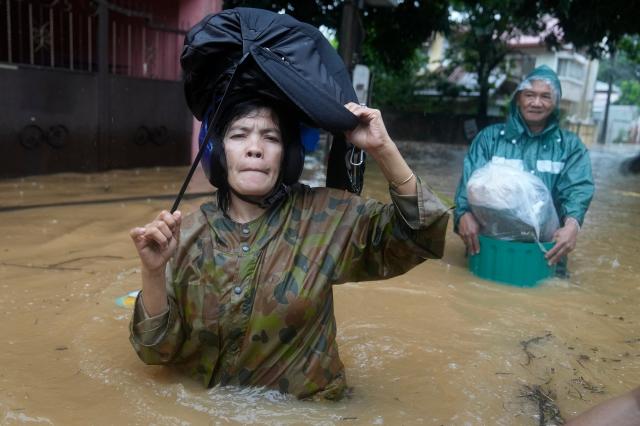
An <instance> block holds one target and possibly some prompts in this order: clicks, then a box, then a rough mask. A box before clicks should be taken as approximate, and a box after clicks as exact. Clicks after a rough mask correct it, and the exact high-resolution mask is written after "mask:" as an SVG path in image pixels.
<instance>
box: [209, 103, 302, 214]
mask: <svg viewBox="0 0 640 426" xmlns="http://www.w3.org/2000/svg"><path fill="white" fill-rule="evenodd" d="M262 108H268V109H269V110H270V111H271V113H272V119H273V121H274V123H275V124H276V125H277V126H278V128H279V129H280V135H281V137H282V144H283V154H284V155H283V156H282V163H281V164H280V174H279V176H278V181H277V183H276V186H275V188H274V190H277V189H278V187H279V186H280V185H281V184H285V185H292V184H294V183H296V182H297V181H298V179H299V178H300V174H301V173H302V168H303V166H304V148H303V147H302V142H301V140H300V122H299V120H298V119H297V114H296V111H295V110H293V109H292V108H290V107H287V106H286V105H283V104H282V103H281V102H278V101H275V100H272V99H267V98H252V99H246V100H242V101H238V102H234V103H233V104H232V105H229V106H228V107H227V108H225V109H224V110H223V111H221V113H220V116H219V118H218V119H217V120H216V123H214V124H213V138H212V139H213V149H212V153H211V165H210V170H211V172H210V176H209V181H210V182H211V183H212V184H213V185H214V186H215V187H216V188H218V206H219V207H220V208H221V209H222V211H224V212H226V211H227V210H228V208H229V192H230V188H229V181H228V180H227V159H226V156H225V153H224V136H225V134H226V133H227V130H229V127H230V126H231V124H232V123H233V122H234V121H236V120H237V119H239V118H242V117H246V116H249V115H251V114H252V113H254V112H256V111H258V110H259V109H262Z"/></svg>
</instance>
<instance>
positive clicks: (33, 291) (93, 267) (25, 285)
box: [0, 142, 640, 425]
mask: <svg viewBox="0 0 640 426" xmlns="http://www.w3.org/2000/svg"><path fill="white" fill-rule="evenodd" d="M399 145H400V147H401V150H402V151H403V153H404V154H405V156H406V158H407V160H408V162H409V164H410V165H411V166H412V168H413V169H414V170H415V171H416V174H418V175H420V176H422V177H423V178H424V180H426V181H427V182H428V183H429V184H431V186H432V187H433V188H434V189H436V190H437V191H438V192H440V193H441V194H443V195H445V196H446V197H449V198H453V193H454V191H455V186H456V184H457V181H458V178H459V173H460V169H461V166H462V158H463V156H464V153H465V149H464V148H462V147H456V146H447V145H436V144H417V143H408V142H405V143H401V144H399ZM638 150H639V148H637V147H636V148H633V147H625V146H614V147H610V148H606V149H605V148H599V147H598V148H594V149H593V150H592V152H591V158H592V163H593V171H594V177H595V180H596V195H595V199H594V201H593V203H592V206H591V209H590V210H589V213H588V214H587V218H586V221H585V224H584V227H583V230H582V231H581V233H580V235H579V239H578V247H577V249H576V250H575V251H574V252H573V254H572V256H571V258H570V262H569V268H570V271H571V277H570V279H569V280H557V279H554V280H550V281H547V282H545V283H544V284H543V285H541V286H539V287H537V288H533V289H526V288H525V289H523V288H518V287H512V286H506V285H500V284H496V283H492V282H488V281H483V280H481V279H478V278H476V277H474V276H473V275H472V274H471V273H470V272H469V271H468V270H467V267H466V259H465V257H464V248H463V244H462V242H461V241H460V239H459V238H458V237H457V236H456V235H455V234H453V232H452V230H451V228H452V226H451V225H452V221H453V220H451V221H450V229H449V231H448V232H449V233H448V242H447V247H446V251H445V255H444V258H443V259H441V260H437V261H428V262H426V263H424V264H422V265H420V266H418V267H416V268H415V269H413V270H412V271H410V272H408V273H407V274H405V275H403V276H400V277H398V278H395V279H391V280H387V281H380V282H368V283H359V284H346V285H342V286H336V287H335V288H334V295H335V309H336V317H337V321H338V342H339V345H340V352H341V357H342V360H343V362H344V363H345V367H346V373H347V379H348V382H349V384H350V385H351V386H352V387H353V388H354V389H353V394H352V396H351V397H350V398H348V399H344V400H342V401H340V402H337V403H329V402H320V403H314V402H300V401H296V400H293V399H291V398H289V397H286V396H282V395H280V394H279V393H277V392H274V391H264V390H259V389H219V388H214V389H203V388H202V387H201V386H200V384H199V383H196V382H193V381H191V380H190V379H188V378H185V377H183V376H181V375H180V374H178V373H174V372H173V371H172V370H170V369H167V368H163V367H157V366H146V365H144V364H143V363H142V362H141V361H140V360H139V359H138V358H137V356H136V354H135V353H134V351H133V349H132V348H131V346H130V344H129V341H128V334H129V333H128V328H127V327H128V322H129V317H130V312H131V309H130V308H128V307H121V306H118V305H117V304H116V299H117V298H119V297H121V296H123V295H125V294H127V293H128V292H130V291H133V290H137V289H138V288H139V287H140V273H139V267H138V260H137V255H136V253H135V249H134V247H133V244H132V243H131V242H130V239H129V236H128V231H129V229H130V228H131V227H133V226H136V225H142V224H144V223H146V222H148V221H150V220H151V219H152V218H153V217H154V215H155V214H156V213H157V212H158V211H159V210H161V209H168V208H170V207H171V204H172V202H173V197H174V196H175V194H176V193H177V191H178V189H179V187H180V184H181V183H182V179H183V178H184V176H185V175H186V171H187V169H186V167H181V168H170V169H166V168H162V169H144V170H126V171H122V170H118V171H110V172H106V173H98V174H90V175H85V174H60V175H51V176H35V177H28V178H24V179H10V180H2V181H0V290H1V291H0V336H2V342H3V350H2V351H1V352H0V365H2V368H1V369H0V424H3V425H4V424H7V425H12V424H23V423H28V424H50V425H84V424H92V425H111V424H133V425H136V424H140V425H147V424H155V425H191V424H193V425H203V424H205V425H206V424H212V425H214V424H229V423H231V424H236V423H238V424H314V425H316V424H326V425H331V424H337V425H351V424H387V425H400V424H426V425H537V424H539V423H540V415H541V412H540V407H541V406H545V407H547V408H548V409H546V410H544V412H543V415H544V416H545V424H553V421H548V419H549V418H554V415H556V414H558V413H557V412H556V413H554V410H559V414H560V415H561V416H562V417H563V418H565V419H566V418H569V417H571V416H573V415H574V414H576V413H578V412H581V411H583V410H585V409H586V408H588V407H590V406H592V405H593V404H595V403H597V402H600V401H603V400H605V399H608V398H610V397H611V396H614V395H617V394H619V393H622V392H624V391H627V390H629V389H631V388H633V387H636V386H638V385H640V310H639V306H640V305H639V300H640V231H639V229H640V175H635V176H634V175H622V174H620V172H619V164H620V163H621V162H622V161H623V160H624V159H625V158H628V157H629V156H631V155H633V154H635V153H637V152H638ZM310 168H313V165H311V167H310ZM306 177H307V181H313V179H314V177H313V176H311V175H309V174H308V173H307V174H306ZM321 182H322V181H321ZM209 190H210V187H209V186H208V183H206V182H205V180H204V178H203V177H202V175H198V176H197V177H196V179H195V181H194V182H193V183H192V185H191V187H190V190H189V191H190V192H192V193H195V194H196V195H197V194H200V193H203V192H206V191H209ZM163 195H166V197H162V196H163ZM363 195H364V196H367V197H374V198H377V199H380V200H388V199H389V196H388V194H387V184H386V182H385V181H384V180H383V178H382V175H381V173H380V172H379V171H378V170H377V169H376V167H375V165H372V164H371V163H370V165H369V168H368V170H367V176H366V179H365V189H364V191H363ZM96 200H102V201H109V202H102V203H95V202H93V201H96ZM204 200H205V198H203V197H202V196H201V197H197V196H196V197H192V198H189V199H188V200H185V201H183V203H182V205H181V210H182V211H183V212H188V211H193V210H194V209H197V208H198V206H199V204H200V203H201V202H203V201H204ZM56 203H66V204H63V205H53V204H56ZM49 204H51V205H49ZM35 205H39V206H40V207H38V208H28V209H10V208H12V207H21V206H22V207H24V206H35ZM555 421H556V422H558V420H557V417H556V420H555ZM556 424H557V423H556Z"/></svg>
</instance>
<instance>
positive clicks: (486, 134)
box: [453, 126, 497, 232]
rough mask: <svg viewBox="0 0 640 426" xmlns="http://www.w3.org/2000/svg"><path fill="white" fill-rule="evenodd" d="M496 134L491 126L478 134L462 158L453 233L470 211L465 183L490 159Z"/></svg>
mask: <svg viewBox="0 0 640 426" xmlns="http://www.w3.org/2000/svg"><path fill="white" fill-rule="evenodd" d="M496 132H497V128H496V126H491V127H488V128H486V129H484V130H483V131H481V132H480V133H478V135H477V136H476V137H475V138H474V139H473V142H472V143H471V146H470V147H469V151H468V152H467V155H465V157H464V163H463V168H462V176H461V177H460V182H459V183H458V188H457V189H456V195H455V200H454V203H455V209H454V211H453V219H454V222H453V226H454V228H453V229H454V231H455V232H458V223H459V222H460V218H461V217H462V215H464V214H465V213H467V212H470V211H471V207H470V206H469V202H468V201H467V182H468V181H469V178H470V177H471V174H472V173H473V172H474V171H476V170H477V169H479V168H480V167H482V166H484V165H485V164H487V163H488V162H489V160H490V159H491V156H490V152H491V151H490V147H491V146H492V145H493V144H494V138H495V137H496V134H495V133H496Z"/></svg>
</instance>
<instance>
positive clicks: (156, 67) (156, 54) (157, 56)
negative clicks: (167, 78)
mask: <svg viewBox="0 0 640 426" xmlns="http://www.w3.org/2000/svg"><path fill="white" fill-rule="evenodd" d="M155 38H156V43H155V49H154V50H155V51H154V52H153V77H155V78H160V75H159V73H160V69H161V67H160V64H158V59H160V54H159V52H160V31H158V30H156V37H155Z"/></svg>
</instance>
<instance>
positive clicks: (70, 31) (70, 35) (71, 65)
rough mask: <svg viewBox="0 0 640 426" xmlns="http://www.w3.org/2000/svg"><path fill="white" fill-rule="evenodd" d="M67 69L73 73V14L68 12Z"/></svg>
mask: <svg viewBox="0 0 640 426" xmlns="http://www.w3.org/2000/svg"><path fill="white" fill-rule="evenodd" d="M69 69H70V70H72V71H73V12H71V11H69Z"/></svg>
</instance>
